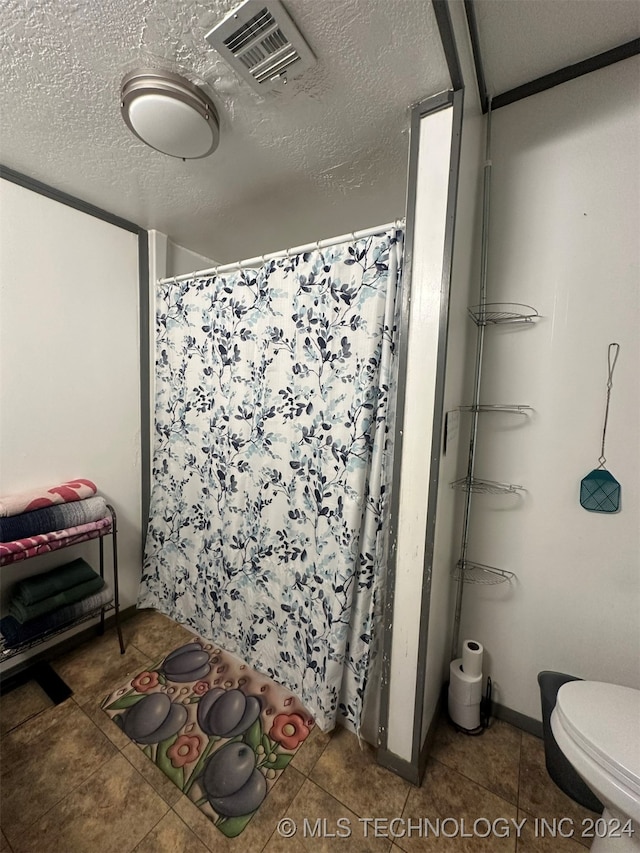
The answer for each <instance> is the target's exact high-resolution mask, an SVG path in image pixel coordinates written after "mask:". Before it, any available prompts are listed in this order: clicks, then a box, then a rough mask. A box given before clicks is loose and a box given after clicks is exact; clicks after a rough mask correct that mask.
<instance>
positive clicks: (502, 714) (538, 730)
mask: <svg viewBox="0 0 640 853" xmlns="http://www.w3.org/2000/svg"><path fill="white" fill-rule="evenodd" d="M491 716H492V717H495V718H496V719H498V720H504V722H505V723H510V724H511V725H512V726H515V727H516V728H517V729H522V731H523V732H527V733H528V734H530V735H535V737H539V738H541V737H542V723H541V721H540V720H535V719H534V718H533V717H527V715H526V714H521V713H520V711H513V710H512V709H511V708H507V707H506V706H505V705H500V704H499V703H498V702H493V703H492V704H491Z"/></svg>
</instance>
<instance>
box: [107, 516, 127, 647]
mask: <svg viewBox="0 0 640 853" xmlns="http://www.w3.org/2000/svg"><path fill="white" fill-rule="evenodd" d="M109 511H110V512H111V517H112V518H113V528H112V531H113V543H112V544H113V605H114V608H115V616H116V630H117V631H118V642H119V643H120V654H121V655H123V654H124V651H125V649H124V640H123V639H122V628H121V626H120V595H119V592H118V538H117V537H118V526H117V519H116V511H115V510H114V508H113V507H112V506H109Z"/></svg>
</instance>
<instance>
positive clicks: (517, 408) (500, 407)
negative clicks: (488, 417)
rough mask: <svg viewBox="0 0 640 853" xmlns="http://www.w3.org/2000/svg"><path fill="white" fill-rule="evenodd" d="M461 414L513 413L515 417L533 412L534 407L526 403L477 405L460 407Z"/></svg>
mask: <svg viewBox="0 0 640 853" xmlns="http://www.w3.org/2000/svg"><path fill="white" fill-rule="evenodd" d="M458 409H459V411H461V412H511V413H513V414H515V415H527V414H528V413H529V412H533V407H532V406H528V405H525V404H524V403H477V404H473V405H469V406H458Z"/></svg>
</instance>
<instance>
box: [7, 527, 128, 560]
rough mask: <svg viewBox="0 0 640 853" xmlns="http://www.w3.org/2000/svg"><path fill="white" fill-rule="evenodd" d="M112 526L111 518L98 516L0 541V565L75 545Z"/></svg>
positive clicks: (100, 533) (101, 533)
mask: <svg viewBox="0 0 640 853" xmlns="http://www.w3.org/2000/svg"><path fill="white" fill-rule="evenodd" d="M112 527H113V519H112V517H111V516H109V517H108V518H100V519H98V521H89V522H88V523H87V524H78V525H77V526H76V527H67V528H65V529H64V530H52V531H51V533H40V534H39V535H38V536H26V537H25V538H24V539H14V540H13V542H0V566H6V565H8V564H9V563H17V562H19V561H20V560H28V559H29V558H30V557H38V556H40V554H48V553H49V552H50V551H57V550H59V549H60V548H66V547H68V546H69V545H77V544H78V543H80V542H86V541H88V540H89V539H96V538H97V537H98V536H104V535H105V533H109V532H110V531H111V529H112Z"/></svg>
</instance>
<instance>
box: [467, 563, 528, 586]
mask: <svg viewBox="0 0 640 853" xmlns="http://www.w3.org/2000/svg"><path fill="white" fill-rule="evenodd" d="M452 576H453V579H454V580H456V581H462V582H463V583H473V584H483V585H485V586H493V585H495V584H499V583H505V582H506V581H512V580H515V579H516V575H515V574H514V573H513V572H508V571H506V570H505V569H497V568H496V567H495V566H485V565H483V564H482V563H472V562H470V561H467V560H465V561H462V560H461V561H460V562H459V563H458V564H457V565H456V567H455V568H454V570H453V572H452Z"/></svg>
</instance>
